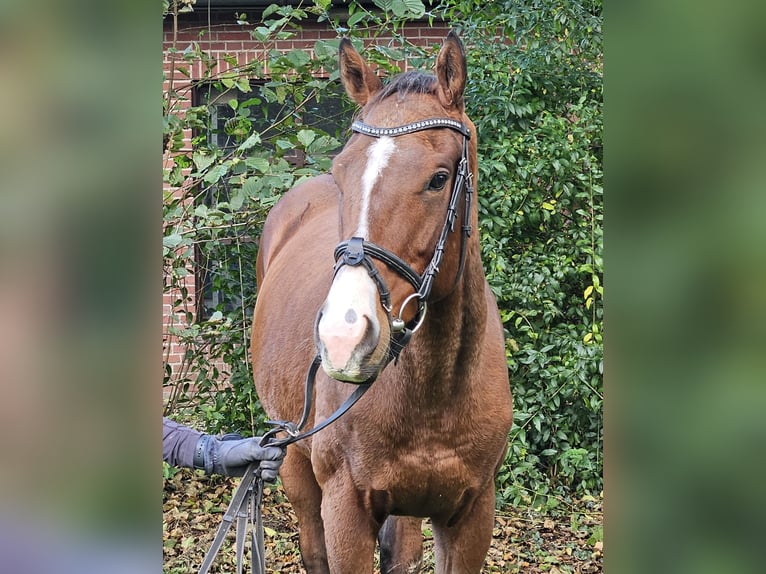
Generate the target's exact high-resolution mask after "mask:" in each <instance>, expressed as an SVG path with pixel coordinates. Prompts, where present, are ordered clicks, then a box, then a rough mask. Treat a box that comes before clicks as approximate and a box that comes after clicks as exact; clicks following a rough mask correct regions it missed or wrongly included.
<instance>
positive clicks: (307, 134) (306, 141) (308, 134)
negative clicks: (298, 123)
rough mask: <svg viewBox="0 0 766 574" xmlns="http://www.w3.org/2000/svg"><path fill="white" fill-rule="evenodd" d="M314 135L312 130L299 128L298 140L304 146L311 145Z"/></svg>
mask: <svg viewBox="0 0 766 574" xmlns="http://www.w3.org/2000/svg"><path fill="white" fill-rule="evenodd" d="M316 136H317V134H316V132H315V131H314V130H301V131H299V132H298V141H299V142H301V144H302V145H303V147H304V148H306V147H308V146H310V145H311V142H313V141H314V138H316Z"/></svg>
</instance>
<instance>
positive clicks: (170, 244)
mask: <svg viewBox="0 0 766 574" xmlns="http://www.w3.org/2000/svg"><path fill="white" fill-rule="evenodd" d="M182 240H183V237H181V234H180V233H173V234H171V235H166V236H165V237H163V238H162V246H163V247H167V248H168V249H173V248H174V247H178V246H179V245H181V241H182Z"/></svg>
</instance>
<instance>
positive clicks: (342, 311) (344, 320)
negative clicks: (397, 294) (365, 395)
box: [315, 267, 388, 383]
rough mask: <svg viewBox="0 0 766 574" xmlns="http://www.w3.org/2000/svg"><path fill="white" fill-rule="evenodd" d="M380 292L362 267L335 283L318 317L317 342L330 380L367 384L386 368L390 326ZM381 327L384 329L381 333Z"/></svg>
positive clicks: (341, 274) (341, 272) (345, 271)
mask: <svg viewBox="0 0 766 574" xmlns="http://www.w3.org/2000/svg"><path fill="white" fill-rule="evenodd" d="M382 316H383V310H382V309H381V308H379V305H378V290H377V286H376V285H375V283H374V282H373V281H372V280H371V279H370V277H369V275H368V274H367V272H366V271H365V270H364V269H363V268H361V267H344V268H342V269H340V270H339V271H338V273H337V274H336V276H335V279H334V280H333V283H332V286H331V287H330V291H329V293H328V295H327V299H326V300H325V303H324V305H323V307H322V309H321V311H320V312H319V314H318V316H317V321H316V327H315V340H316V344H317V350H318V352H319V355H320V357H321V358H322V368H323V369H324V371H325V373H327V375H328V376H330V377H332V378H334V379H337V380H340V381H347V382H353V383H364V382H365V381H367V380H368V379H370V378H371V377H373V376H376V375H377V374H378V373H379V372H380V370H381V369H382V368H383V367H385V364H386V361H385V359H386V357H387V356H388V333H384V336H383V337H382V336H381V334H382V333H381V331H382V330H384V329H387V327H388V323H387V320H386V321H385V322H382V321H381V317H382ZM381 325H385V327H384V328H383V329H381Z"/></svg>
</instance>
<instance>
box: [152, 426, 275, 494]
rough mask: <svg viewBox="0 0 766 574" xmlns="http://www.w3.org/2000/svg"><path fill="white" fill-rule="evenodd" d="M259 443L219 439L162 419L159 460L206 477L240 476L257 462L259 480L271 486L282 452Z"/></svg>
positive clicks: (253, 439)
mask: <svg viewBox="0 0 766 574" xmlns="http://www.w3.org/2000/svg"><path fill="white" fill-rule="evenodd" d="M260 443H261V438H260V437H253V438H241V437H239V435H233V436H232V435H227V436H226V437H224V438H223V439H219V438H216V437H214V436H212V435H208V434H204V433H201V432H199V431H196V430H194V429H192V428H189V427H187V426H184V425H182V424H179V423H177V422H174V421H171V420H170V419H167V418H165V417H163V419H162V458H163V460H164V461H165V462H167V463H168V464H171V465H173V466H185V467H188V468H198V469H201V470H204V471H205V473H206V474H223V475H226V476H242V475H243V474H244V473H245V470H246V469H247V467H248V466H249V465H250V464H251V463H253V462H257V461H260V462H261V464H260V466H259V471H260V473H261V477H262V478H263V480H265V481H266V482H274V481H275V480H276V479H277V475H278V474H279V467H280V466H281V465H282V459H284V456H285V451H284V450H283V449H282V448H280V447H276V446H261V444H260Z"/></svg>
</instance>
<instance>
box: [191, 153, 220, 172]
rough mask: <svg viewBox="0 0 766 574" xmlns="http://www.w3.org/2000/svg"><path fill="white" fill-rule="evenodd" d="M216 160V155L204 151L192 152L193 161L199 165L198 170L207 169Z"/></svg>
mask: <svg viewBox="0 0 766 574" xmlns="http://www.w3.org/2000/svg"><path fill="white" fill-rule="evenodd" d="M215 160H216V157H215V155H213V154H206V153H204V152H202V151H195V152H194V153H193V154H192V161H194V165H195V166H196V167H197V171H200V172H201V171H205V170H206V169H207V168H208V167H210V165H211V164H212V163H213V162H214V161H215Z"/></svg>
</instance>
